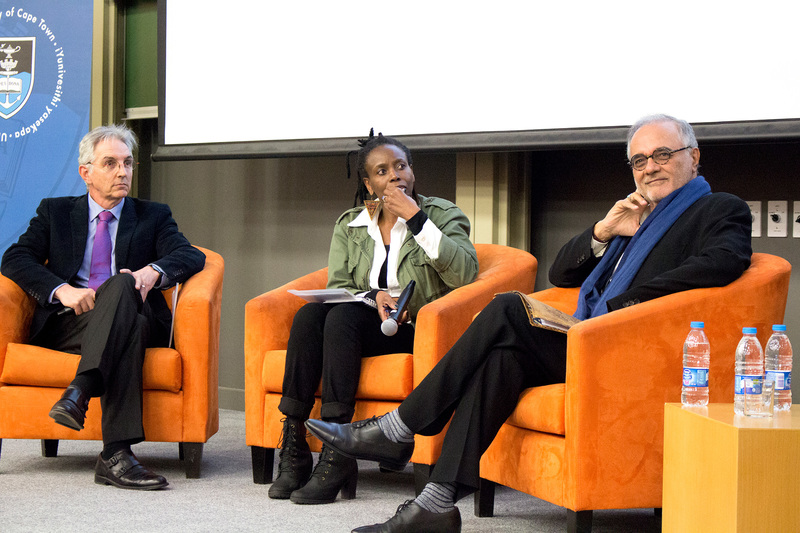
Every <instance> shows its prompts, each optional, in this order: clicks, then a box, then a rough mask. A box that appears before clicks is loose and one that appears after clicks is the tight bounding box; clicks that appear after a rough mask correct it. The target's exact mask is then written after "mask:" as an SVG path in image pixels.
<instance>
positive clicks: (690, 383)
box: [681, 322, 711, 406]
mask: <svg viewBox="0 0 800 533" xmlns="http://www.w3.org/2000/svg"><path fill="white" fill-rule="evenodd" d="M704 327H705V324H704V323H702V322H692V323H691V328H692V329H690V330H689V335H687V336H686V340H685V341H684V342H683V387H682V388H681V403H682V404H683V405H693V406H703V405H708V369H709V363H710V362H711V347H710V345H709V344H708V337H706V332H705V330H704V329H703V328H704Z"/></svg>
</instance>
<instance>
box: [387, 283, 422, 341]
mask: <svg viewBox="0 0 800 533" xmlns="http://www.w3.org/2000/svg"><path fill="white" fill-rule="evenodd" d="M416 284H417V283H416V282H415V281H414V280H413V279H412V280H411V281H409V282H408V285H406V288H405V289H403V292H401V293H400V298H398V299H397V309H395V310H394V311H392V312H391V313H389V318H387V319H386V320H384V321H383V324H381V331H382V332H383V334H384V335H386V336H387V337H391V336H392V335H394V334H395V333H397V321H398V319H399V318H400V317H401V316H403V312H404V311H405V310H406V307H408V301H409V300H410V299H411V295H412V294H414V286H415V285H416Z"/></svg>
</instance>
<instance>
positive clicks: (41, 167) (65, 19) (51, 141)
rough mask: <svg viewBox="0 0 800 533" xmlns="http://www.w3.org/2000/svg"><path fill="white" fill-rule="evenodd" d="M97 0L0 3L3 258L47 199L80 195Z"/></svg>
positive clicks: (0, 242)
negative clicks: (80, 152)
mask: <svg viewBox="0 0 800 533" xmlns="http://www.w3.org/2000/svg"><path fill="white" fill-rule="evenodd" d="M92 16H93V2H92V0H18V1H17V2H15V1H14V0H11V1H5V0H3V1H0V253H2V252H4V251H5V250H6V249H7V248H8V247H9V246H10V245H11V244H13V243H14V242H15V241H16V240H17V238H18V237H19V235H20V234H21V233H22V232H23V231H24V230H25V229H26V228H27V227H28V223H29V222H30V219H31V218H32V217H33V215H34V213H35V210H36V206H38V205H39V201H40V200H41V199H42V198H45V197H49V196H67V195H75V194H83V193H84V192H86V186H85V185H84V183H83V180H81V178H80V176H79V175H78V143H79V142H80V140H81V138H82V137H83V136H84V135H85V134H86V132H87V131H89V111H90V104H91V78H92V76H91V72H92Z"/></svg>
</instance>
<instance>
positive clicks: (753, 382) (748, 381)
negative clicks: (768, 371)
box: [733, 374, 764, 394]
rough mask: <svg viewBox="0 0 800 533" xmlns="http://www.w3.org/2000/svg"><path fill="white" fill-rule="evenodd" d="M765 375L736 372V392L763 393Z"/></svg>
mask: <svg viewBox="0 0 800 533" xmlns="http://www.w3.org/2000/svg"><path fill="white" fill-rule="evenodd" d="M763 380H764V376H761V375H752V376H751V375H748V374H736V380H735V381H734V383H733V393H734V394H761V387H762V385H763Z"/></svg>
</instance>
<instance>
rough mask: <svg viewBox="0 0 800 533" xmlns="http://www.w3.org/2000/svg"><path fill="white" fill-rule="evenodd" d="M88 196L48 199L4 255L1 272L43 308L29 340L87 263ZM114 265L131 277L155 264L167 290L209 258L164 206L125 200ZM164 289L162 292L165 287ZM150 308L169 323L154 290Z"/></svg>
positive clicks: (167, 309) (162, 303)
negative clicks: (55, 294)
mask: <svg viewBox="0 0 800 533" xmlns="http://www.w3.org/2000/svg"><path fill="white" fill-rule="evenodd" d="M88 220H89V201H88V197H87V195H83V196H70V197H60V198H45V199H44V200H42V202H41V203H40V204H39V207H38V208H37V209H36V216H35V217H34V218H33V219H32V220H31V223H30V225H29V226H28V229H27V230H26V231H25V233H23V234H22V236H20V238H19V240H18V241H17V242H16V243H15V244H13V245H11V246H10V247H9V249H8V250H6V252H5V254H3V260H2V265H1V266H0V271H2V273H3V275H4V276H6V277H8V278H10V279H11V280H13V281H14V282H16V283H17V285H19V286H20V287H22V289H23V290H25V292H27V293H28V294H30V295H31V296H33V297H34V298H35V299H36V301H37V302H38V304H39V305H37V307H36V311H35V312H34V316H33V321H32V323H31V337H34V336H35V335H36V334H37V333H38V332H39V331H40V330H41V328H42V327H43V326H44V324H45V322H46V321H47V318H48V317H49V316H50V315H51V314H52V313H55V312H56V311H58V310H59V309H61V306H60V305H57V304H48V303H47V299H48V297H49V296H50V293H51V292H52V291H53V289H55V288H56V287H58V286H59V285H61V284H62V283H65V282H66V283H72V282H73V281H74V278H75V276H76V275H77V274H78V270H79V269H80V267H81V262H82V261H83V256H84V251H85V249H86V238H87V236H88V232H89V222H88ZM114 259H115V261H116V268H117V270H118V271H119V270H120V269H123V268H128V269H130V270H132V271H136V270H139V269H140V268H144V267H145V266H147V265H148V264H150V263H154V264H156V265H158V266H159V268H161V269H162V270H163V271H164V274H165V275H166V277H167V280H168V283H169V285H173V284H175V283H180V282H183V281H186V280H187V279H188V278H189V277H190V276H192V275H193V274H195V273H196V272H199V271H200V270H202V269H203V265H204V264H205V255H203V253H202V252H200V251H199V250H197V249H196V248H194V247H192V246H191V244H189V241H188V240H186V238H185V237H184V236H183V234H182V233H181V232H180V231H178V225H177V224H176V223H175V220H174V219H173V218H172V213H171V212H170V209H169V207H168V206H166V205H165V204H159V203H156V202H149V201H146V200H139V199H136V198H126V199H125V203H124V205H123V207H122V214H121V215H120V219H119V225H118V226H117V237H116V241H115V248H114ZM162 288H164V287H162ZM147 301H148V304H149V305H150V308H151V309H152V311H153V312H154V314H155V316H156V318H157V319H159V320H161V321H162V322H164V321H166V322H167V323H168V321H169V308H168V307H167V304H166V301H165V300H164V297H163V295H162V294H161V292H160V291H158V290H152V291H150V293H149V294H148V296H147Z"/></svg>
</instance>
